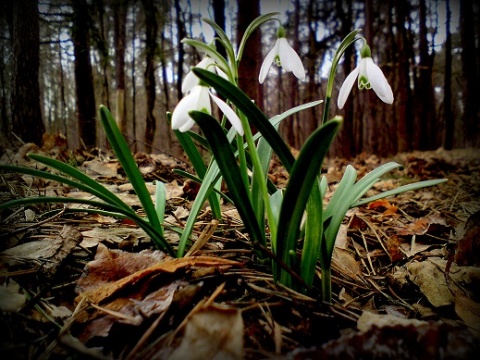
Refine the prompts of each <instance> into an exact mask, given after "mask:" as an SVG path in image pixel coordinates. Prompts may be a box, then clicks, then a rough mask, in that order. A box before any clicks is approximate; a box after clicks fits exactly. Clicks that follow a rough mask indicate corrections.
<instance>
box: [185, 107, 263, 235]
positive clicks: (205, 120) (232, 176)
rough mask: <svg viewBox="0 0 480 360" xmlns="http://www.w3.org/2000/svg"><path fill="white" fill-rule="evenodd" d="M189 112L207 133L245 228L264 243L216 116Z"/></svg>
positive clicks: (230, 150) (233, 157) (227, 142)
mask: <svg viewBox="0 0 480 360" xmlns="http://www.w3.org/2000/svg"><path fill="white" fill-rule="evenodd" d="M189 114H190V116H191V117H192V119H193V120H195V122H196V123H197V124H198V125H199V126H200V128H201V129H202V131H203V133H204V134H205V138H206V139H207V141H208V143H209V144H210V148H211V149H212V152H213V154H214V156H215V159H216V161H217V165H218V167H219V169H220V171H221V173H222V176H223V179H224V180H225V183H226V184H227V186H228V190H229V192H230V195H231V197H232V199H233V201H234V203H235V206H236V208H237V211H238V213H239V214H240V216H241V218H242V220H243V223H244V225H245V228H246V230H247V232H248V233H249V235H250V237H251V241H252V242H253V243H256V242H259V243H260V244H263V245H264V244H265V234H264V233H263V232H262V231H261V230H260V227H259V224H258V222H257V219H256V218H255V213H254V211H253V208H252V204H251V203H250V201H248V199H249V195H248V191H247V189H246V188H245V185H244V183H243V181H242V176H241V174H240V169H239V167H238V165H237V161H236V159H235V156H234V154H233V152H232V149H231V146H230V143H229V141H228V139H227V137H226V136H225V133H224V132H223V129H222V127H221V126H220V124H219V123H218V122H217V121H216V119H215V118H213V117H212V116H211V115H209V114H206V113H204V112H201V111H191V112H190V113H189Z"/></svg>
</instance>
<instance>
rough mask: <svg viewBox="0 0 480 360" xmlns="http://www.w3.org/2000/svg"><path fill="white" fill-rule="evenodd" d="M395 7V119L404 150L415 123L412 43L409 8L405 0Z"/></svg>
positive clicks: (397, 0)
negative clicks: (411, 64) (408, 21)
mask: <svg viewBox="0 0 480 360" xmlns="http://www.w3.org/2000/svg"><path fill="white" fill-rule="evenodd" d="M393 9H394V10H395V14H396V17H395V19H396V23H395V24H393V25H394V26H395V28H396V38H395V39H394V41H393V42H392V46H394V48H393V51H392V53H393V56H394V63H396V64H398V66H397V67H396V74H395V77H396V81H395V84H394V85H393V90H394V94H395V100H394V104H393V106H395V121H396V123H397V134H396V138H397V151H399V152H403V151H407V150H410V149H411V137H412V136H411V134H412V131H413V129H412V127H411V125H410V124H409V123H413V122H412V121H411V119H413V113H412V111H411V109H412V101H411V98H412V92H411V88H410V62H409V54H410V52H411V51H410V49H409V46H408V44H409V43H410V42H409V41H408V38H407V30H406V28H405V22H406V21H407V17H408V16H407V13H406V12H407V9H406V8H405V6H404V4H403V1H401V0H395V1H394V2H393Z"/></svg>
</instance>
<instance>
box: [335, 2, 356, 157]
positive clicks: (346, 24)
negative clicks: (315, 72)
mask: <svg viewBox="0 0 480 360" xmlns="http://www.w3.org/2000/svg"><path fill="white" fill-rule="evenodd" d="M336 6H337V13H338V14H340V16H341V22H342V25H341V36H342V39H343V38H345V36H347V35H348V34H349V33H350V32H351V31H352V30H353V19H352V12H353V9H352V0H346V1H339V2H337V3H336ZM344 6H345V7H344ZM342 14H343V15H342ZM353 55H354V47H353V46H349V47H348V48H347V50H346V51H345V53H344V54H343V63H342V69H343V74H344V76H345V77H346V76H348V74H350V72H351V71H352V70H353V68H354V65H355V64H354V63H353V59H354V58H353ZM353 114H354V102H353V101H347V102H346V103H345V107H344V111H343V125H342V128H341V130H340V132H339V133H338V136H337V138H336V140H335V141H334V143H333V144H332V148H333V149H334V152H335V154H334V155H336V156H341V157H344V158H349V157H352V156H354V155H355V153H356V146H355V134H354V116H353ZM332 155H333V154H332Z"/></svg>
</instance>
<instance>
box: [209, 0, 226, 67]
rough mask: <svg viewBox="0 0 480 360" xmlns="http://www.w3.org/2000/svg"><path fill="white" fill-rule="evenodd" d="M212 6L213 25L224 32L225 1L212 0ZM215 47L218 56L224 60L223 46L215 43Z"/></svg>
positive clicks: (224, 51)
mask: <svg viewBox="0 0 480 360" xmlns="http://www.w3.org/2000/svg"><path fill="white" fill-rule="evenodd" d="M212 6H213V18H214V19H215V23H216V24H217V25H218V26H220V28H222V30H223V31H225V0H212ZM216 47H217V51H218V52H219V53H220V55H222V56H223V57H224V58H226V56H227V53H226V50H225V48H224V47H223V45H222V44H221V43H220V42H217V43H216Z"/></svg>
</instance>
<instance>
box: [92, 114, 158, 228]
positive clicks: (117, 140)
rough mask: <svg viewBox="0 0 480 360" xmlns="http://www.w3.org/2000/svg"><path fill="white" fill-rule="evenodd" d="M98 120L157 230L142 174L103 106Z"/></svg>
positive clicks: (153, 210)
mask: <svg viewBox="0 0 480 360" xmlns="http://www.w3.org/2000/svg"><path fill="white" fill-rule="evenodd" d="M100 120H101V122H102V125H103V127H104V129H105V134H106V135H107V138H108V140H109V142H110V145H111V146H112V148H113V150H114V151H115V154H116V155H117V157H118V160H119V161H120V164H122V168H123V170H124V171H125V173H126V174H127V177H128V179H129V180H130V183H131V184H132V186H133V189H134V190H135V193H136V194H137V196H138V198H139V200H140V202H141V203H142V206H143V210H144V211H145V213H146V215H147V217H148V220H149V221H150V224H152V226H153V227H154V228H157V229H159V228H160V227H161V224H160V221H159V220H158V216H157V211H156V210H155V205H154V204H153V201H152V198H151V197H150V193H149V192H148V189H147V186H146V185H145V181H144V180H143V177H142V174H141V173H140V170H139V169H138V166H137V164H136V162H135V160H134V158H133V156H132V153H131V152H130V148H129V147H128V144H127V142H126V141H125V138H124V137H123V136H122V133H121V132H120V129H119V128H118V126H117V123H116V122H115V120H114V119H113V117H112V114H111V113H110V111H109V110H108V109H107V108H106V107H105V106H103V105H101V106H100Z"/></svg>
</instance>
